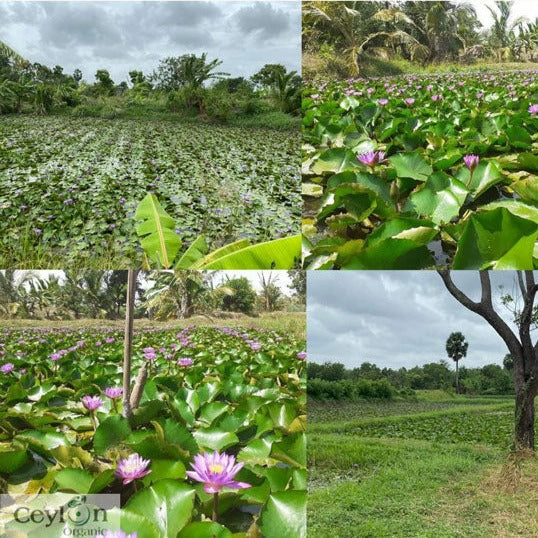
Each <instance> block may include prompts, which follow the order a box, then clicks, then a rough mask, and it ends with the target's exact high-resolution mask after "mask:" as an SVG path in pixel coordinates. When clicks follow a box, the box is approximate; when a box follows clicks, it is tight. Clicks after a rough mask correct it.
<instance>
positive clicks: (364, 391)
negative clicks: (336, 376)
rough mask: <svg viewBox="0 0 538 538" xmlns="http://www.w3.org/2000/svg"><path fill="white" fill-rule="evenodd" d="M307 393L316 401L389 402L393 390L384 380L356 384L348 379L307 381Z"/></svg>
mask: <svg viewBox="0 0 538 538" xmlns="http://www.w3.org/2000/svg"><path fill="white" fill-rule="evenodd" d="M307 393H308V395H309V396H310V397H312V398H315V399H317V400H337V401H341V400H359V399H378V400H390V399H392V397H393V396H394V394H395V390H394V388H393V387H392V385H391V384H390V383H389V382H388V381H387V380H386V379H381V380H378V381H368V380H366V379H361V380H359V381H356V382H355V381H351V380H348V379H345V380H340V381H327V380H325V379H309V380H308V383H307Z"/></svg>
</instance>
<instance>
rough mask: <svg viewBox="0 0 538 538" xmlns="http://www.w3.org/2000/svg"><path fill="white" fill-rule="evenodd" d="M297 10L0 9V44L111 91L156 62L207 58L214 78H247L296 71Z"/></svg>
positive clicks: (32, 5) (243, 6)
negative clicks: (104, 80)
mask: <svg viewBox="0 0 538 538" xmlns="http://www.w3.org/2000/svg"><path fill="white" fill-rule="evenodd" d="M300 28H301V12H300V4H299V3H298V2H262V1H255V2H223V1H214V2H202V1H196V2H96V1H93V2H86V1H82V2H22V1H11V2H10V1H8V2H6V1H0V40H1V41H4V42H5V43H7V44H8V45H9V46H10V47H11V48H13V49H15V50H16V51H17V52H18V53H19V54H20V55H21V56H23V57H24V58H26V59H28V60H30V61H32V62H39V63H42V64H45V65H48V66H51V67H52V66H54V65H61V66H63V67H64V71H65V72H67V73H72V72H73V70H74V69H76V68H79V69H81V70H82V73H83V76H84V79H85V80H88V81H93V78H94V75H95V72H96V71H97V69H101V68H105V69H108V70H109V72H110V74H111V76H112V78H113V79H114V81H115V82H116V83H118V82H120V81H121V80H127V79H128V72H129V71H130V70H132V69H137V70H142V71H144V72H151V71H152V70H153V69H154V68H155V67H156V66H157V64H158V62H159V60H160V59H161V58H164V57H166V56H176V55H180V54H186V53H195V54H201V53H202V52H207V53H208V57H209V59H213V58H220V59H221V60H223V61H224V63H223V64H222V66H221V67H220V70H222V71H225V72H228V73H230V74H231V75H232V76H250V75H252V74H254V73H255V72H256V71H258V70H259V69H260V68H261V67H263V65H265V64H266V63H282V64H284V65H286V66H287V67H288V68H289V69H294V70H297V71H299V70H300V63H301V58H300V47H301V30H300Z"/></svg>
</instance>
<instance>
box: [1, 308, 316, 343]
mask: <svg viewBox="0 0 538 538" xmlns="http://www.w3.org/2000/svg"><path fill="white" fill-rule="evenodd" d="M124 323H125V322H124V321H123V320H105V319H76V320H68V321H51V320H35V319H0V330H2V329H3V328H8V327H9V328H17V329H24V328H35V327H40V328H46V329H61V328H65V327H69V328H71V329H85V328H88V327H95V328H102V327H112V328H116V329H120V328H123V326H124ZM134 325H135V329H142V328H151V327H155V328H159V327H177V328H178V329H182V328H183V327H190V326H192V325H194V326H196V327H200V326H213V325H221V326H225V325H226V326H228V327H244V328H245V329H250V328H259V329H267V330H275V331H278V332H285V333H286V334H287V335H289V336H290V337H293V338H297V339H301V340H304V339H305V338H306V317H305V313H304V312H273V313H269V314H261V315H259V316H247V315H245V314H238V313H229V317H220V316H219V317H217V316H213V315H204V316H202V315H197V316H193V317H191V318H186V319H172V320H167V321H156V320H148V319H135V322H134Z"/></svg>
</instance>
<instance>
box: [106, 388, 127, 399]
mask: <svg viewBox="0 0 538 538" xmlns="http://www.w3.org/2000/svg"><path fill="white" fill-rule="evenodd" d="M122 395H123V389H122V388H121V387H107V388H106V389H105V396H106V397H107V398H110V399H111V400H115V399H117V398H121V396H122Z"/></svg>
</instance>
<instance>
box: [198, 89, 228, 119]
mask: <svg viewBox="0 0 538 538" xmlns="http://www.w3.org/2000/svg"><path fill="white" fill-rule="evenodd" d="M202 105H203V108H204V111H205V113H206V114H207V116H208V117H210V118H211V119H215V120H218V121H224V122H226V121H228V119H229V118H230V116H231V114H232V111H233V97H232V96H231V95H230V94H229V93H228V92H226V91H222V90H220V89H218V88H211V89H209V90H207V91H206V92H205V94H204V96H203V98H202Z"/></svg>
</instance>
